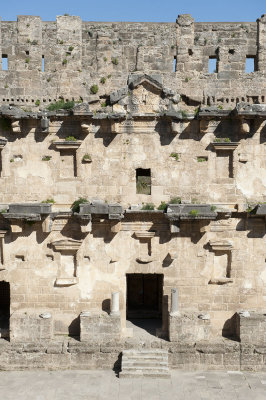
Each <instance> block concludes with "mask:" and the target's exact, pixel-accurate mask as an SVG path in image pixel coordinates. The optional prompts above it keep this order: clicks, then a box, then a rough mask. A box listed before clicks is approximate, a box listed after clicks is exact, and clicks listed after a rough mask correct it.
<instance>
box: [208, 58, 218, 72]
mask: <svg viewBox="0 0 266 400" xmlns="http://www.w3.org/2000/svg"><path fill="white" fill-rule="evenodd" d="M216 72H218V65H217V57H215V56H211V57H209V74H214V73H216Z"/></svg>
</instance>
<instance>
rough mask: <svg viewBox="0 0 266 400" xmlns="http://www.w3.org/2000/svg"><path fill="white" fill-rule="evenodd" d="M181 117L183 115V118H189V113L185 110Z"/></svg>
mask: <svg viewBox="0 0 266 400" xmlns="http://www.w3.org/2000/svg"><path fill="white" fill-rule="evenodd" d="M181 115H182V118H187V117H188V113H187V112H186V111H184V110H181Z"/></svg>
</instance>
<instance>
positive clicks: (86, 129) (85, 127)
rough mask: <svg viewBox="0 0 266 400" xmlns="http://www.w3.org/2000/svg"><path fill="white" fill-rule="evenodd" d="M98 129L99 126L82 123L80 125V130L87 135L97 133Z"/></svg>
mask: <svg viewBox="0 0 266 400" xmlns="http://www.w3.org/2000/svg"><path fill="white" fill-rule="evenodd" d="M99 129H100V126H99V125H94V124H92V123H85V122H84V123H82V124H81V130H82V132H83V133H85V134H88V133H97V131H98V130H99Z"/></svg>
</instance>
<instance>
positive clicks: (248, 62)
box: [245, 56, 256, 74]
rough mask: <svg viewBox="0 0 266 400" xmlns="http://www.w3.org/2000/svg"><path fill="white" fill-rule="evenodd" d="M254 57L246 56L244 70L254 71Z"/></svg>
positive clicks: (247, 71)
mask: <svg viewBox="0 0 266 400" xmlns="http://www.w3.org/2000/svg"><path fill="white" fill-rule="evenodd" d="M255 67H256V57H254V56H247V57H246V65H245V72H246V73H247V74H249V73H250V72H254V71H256V68H255Z"/></svg>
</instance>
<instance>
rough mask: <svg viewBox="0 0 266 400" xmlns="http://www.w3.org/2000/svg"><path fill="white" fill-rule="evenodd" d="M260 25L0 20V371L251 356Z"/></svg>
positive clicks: (260, 341)
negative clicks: (151, 330)
mask: <svg viewBox="0 0 266 400" xmlns="http://www.w3.org/2000/svg"><path fill="white" fill-rule="evenodd" d="M265 24H266V17H265V16H262V17H261V18H260V19H258V21H257V22H256V23H255V22H254V23H195V22H194V20H193V19H192V18H191V16H189V15H180V16H178V18H177V20H176V23H100V22H82V21H81V19H80V18H79V17H72V16H60V17H58V18H57V20H56V22H43V21H41V19H40V18H39V17H31V16H19V17H18V20H17V22H2V23H1V24H0V26H1V29H0V48H1V51H0V54H1V55H2V71H0V135H1V137H0V185H1V193H2V195H1V205H0V207H1V215H0V304H2V306H0V334H1V336H2V337H6V338H9V339H10V343H7V342H6V341H1V343H0V351H1V352H0V368H2V369H3V368H5V367H6V368H7V366H6V363H7V362H8V363H9V367H8V368H12V366H14V368H27V367H28V368H31V367H35V366H36V365H39V366H41V367H47V368H61V367H63V364H64V368H70V367H73V368H75V367H79V366H83V367H84V368H85V367H86V368H92V367H106V366H108V367H110V366H111V365H113V364H114V363H115V362H117V357H118V355H119V353H120V352H121V351H122V350H123V349H126V348H131V347H132V346H134V345H136V342H134V331H132V329H131V328H129V327H128V326H127V322H126V321H127V319H128V320H129V319H132V318H133V319H134V318H140V319H144V318H152V319H153V318H154V319H158V320H159V321H161V323H160V326H159V328H158V329H157V333H156V334H157V336H158V338H161V339H158V340H157V339H156V340H155V341H154V343H150V342H149V344H148V345H147V344H144V346H154V347H158V348H164V349H165V348H166V349H169V356H170V357H169V361H170V364H171V365H172V366H173V367H184V368H185V367H186V368H197V367H198V366H200V368H207V367H208V366H211V367H212V368H213V367H214V366H216V367H217V368H218V367H219V368H228V366H231V369H232V368H234V369H239V368H243V369H265V357H266V356H265V355H266V336H265V334H264V327H265V324H266V317H265V315H264V312H265V304H266V303H265V302H266V252H265V230H266V204H265V202H266V157H265V155H266V148H265V144H266V104H265V96H266V86H265V72H266V36H265V35H266V33H265ZM246 59H252V60H253V61H254V72H251V73H246V72H245V63H246ZM213 60H215V61H216V66H215V70H214V71H211V72H209V69H208V68H209V66H208V65H209V62H212V61H213ZM171 296H172V300H171ZM255 333H257V334H255ZM64 335H70V336H75V337H76V338H78V339H79V340H80V342H73V341H72V340H69V342H68V340H67V339H66V338H65V339H62V337H63V336H64ZM225 338H226V339H225ZM142 345H143V343H142ZM36 352H39V353H38V355H36V354H35V353H36ZM32 353H34V354H35V355H34V356H32ZM29 354H30V356H29ZM84 354H85V355H84ZM107 354H108V356H107ZM59 355H60V356H59ZM252 357H253V358H252Z"/></svg>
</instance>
